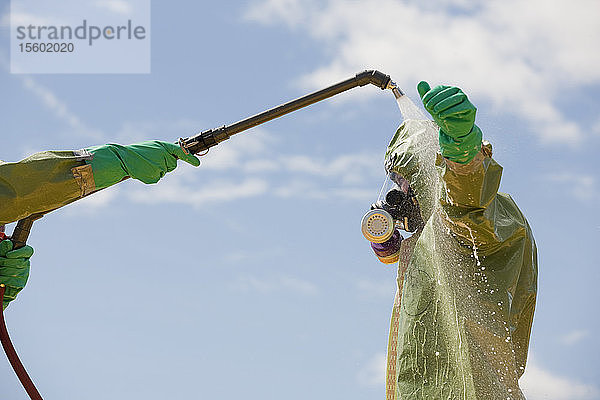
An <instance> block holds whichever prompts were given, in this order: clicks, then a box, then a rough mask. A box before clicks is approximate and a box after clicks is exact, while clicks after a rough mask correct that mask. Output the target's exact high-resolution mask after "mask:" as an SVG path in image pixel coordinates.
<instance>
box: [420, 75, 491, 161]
mask: <svg viewBox="0 0 600 400" xmlns="http://www.w3.org/2000/svg"><path fill="white" fill-rule="evenodd" d="M417 90H418V92H419V96H421V100H422V101H423V106H425V109H426V110H427V111H428V112H429V113H430V114H431V116H432V117H433V120H434V121H435V122H436V123H437V124H438V126H439V127H440V130H439V135H440V149H441V151H442V155H443V156H444V157H446V158H447V159H449V160H451V161H454V162H457V163H461V164H467V163H468V162H470V161H471V160H472V159H473V157H475V155H476V154H477V153H478V152H479V150H481V139H482V134H481V129H479V127H478V126H477V125H475V113H476V112H477V109H476V108H475V106H474V105H473V103H471V102H470V101H469V99H468V98H467V95H466V94H464V93H463V91H462V90H460V89H459V88H457V87H454V86H445V85H440V86H436V87H434V88H433V89H431V87H430V86H429V83H427V82H425V81H421V82H419V84H418V85H417Z"/></svg>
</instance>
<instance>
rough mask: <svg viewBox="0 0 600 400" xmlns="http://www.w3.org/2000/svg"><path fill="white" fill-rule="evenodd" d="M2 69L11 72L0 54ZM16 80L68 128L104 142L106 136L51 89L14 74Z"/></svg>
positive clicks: (25, 76) (7, 63)
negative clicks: (84, 120) (91, 125)
mask: <svg viewBox="0 0 600 400" xmlns="http://www.w3.org/2000/svg"><path fill="white" fill-rule="evenodd" d="M0 67H1V68H3V69H4V70H5V71H7V72H8V71H10V65H9V62H8V60H7V59H6V58H5V56H4V54H2V53H0ZM11 76H12V77H14V78H15V79H19V80H20V81H21V83H22V84H23V88H25V89H26V90H27V91H28V92H30V93H31V94H32V95H33V96H34V97H35V98H36V99H37V100H38V101H39V102H40V103H41V105H42V106H43V107H45V108H46V109H47V110H49V111H51V112H52V114H53V115H55V116H56V118H58V119H59V120H61V121H62V122H63V123H65V124H66V125H67V126H68V127H70V128H71V129H73V130H74V131H75V132H77V134H78V135H80V136H86V137H88V138H90V139H92V140H95V141H103V138H104V134H103V133H102V132H101V131H100V130H98V129H94V128H90V127H89V126H87V125H86V124H85V123H84V122H83V120H82V119H81V117H79V116H78V115H77V114H76V113H74V112H73V111H72V110H71V109H70V108H69V106H68V105H67V103H66V102H64V101H63V100H61V99H60V97H59V96H58V95H57V94H56V93H55V92H53V91H52V90H51V89H50V88H48V87H46V86H44V85H42V84H40V83H39V82H38V81H37V80H35V79H34V78H33V77H31V76H29V75H21V74H13V75H11Z"/></svg>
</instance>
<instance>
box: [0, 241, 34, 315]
mask: <svg viewBox="0 0 600 400" xmlns="http://www.w3.org/2000/svg"><path fill="white" fill-rule="evenodd" d="M32 255H33V248H32V247H31V246H24V247H21V248H20V249H17V250H13V243H12V242H11V241H10V240H8V239H7V240H3V241H2V242H0V283H2V284H4V285H5V286H6V290H5V292H4V301H3V302H2V309H5V308H6V307H7V306H8V303H10V302H11V301H13V300H14V299H15V297H17V294H18V293H19V292H20V291H21V290H22V289H23V288H24V287H25V284H26V283H27V278H29V258H30V257H31V256H32Z"/></svg>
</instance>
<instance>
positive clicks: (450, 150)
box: [439, 125, 483, 164]
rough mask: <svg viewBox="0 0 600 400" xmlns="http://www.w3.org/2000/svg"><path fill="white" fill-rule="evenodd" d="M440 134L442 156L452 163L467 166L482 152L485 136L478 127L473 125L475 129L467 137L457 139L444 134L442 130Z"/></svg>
mask: <svg viewBox="0 0 600 400" xmlns="http://www.w3.org/2000/svg"><path fill="white" fill-rule="evenodd" d="M439 134H440V150H441V152H442V155H443V156H444V157H445V158H447V159H448V160H450V161H454V162H457V163H459V164H467V163H469V162H471V160H473V158H474V157H475V155H476V154H477V153H479V151H480V150H481V141H482V136H483V135H482V133H481V129H479V127H478V126H477V125H473V129H471V132H469V133H468V134H467V135H465V136H462V137H458V138H456V139H454V138H452V137H451V136H449V135H447V134H446V133H444V131H442V129H441V128H440V130H439Z"/></svg>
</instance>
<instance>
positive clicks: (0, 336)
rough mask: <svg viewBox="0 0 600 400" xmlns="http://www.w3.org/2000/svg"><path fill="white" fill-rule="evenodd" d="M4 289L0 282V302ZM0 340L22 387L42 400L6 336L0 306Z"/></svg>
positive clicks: (32, 396) (33, 399) (2, 301)
mask: <svg viewBox="0 0 600 400" xmlns="http://www.w3.org/2000/svg"><path fill="white" fill-rule="evenodd" d="M5 290H6V286H4V284H1V283H0V303H2V304H4V291H5ZM0 342H2V347H3V348H4V352H5V353H6V357H8V361H10V365H12V367H13V370H14V371H15V374H17V377H18V378H19V380H20V381H21V384H22V385H23V388H25V391H26V392H27V394H28V395H29V397H30V398H31V399H32V400H42V396H40V393H39V392H38V391H37V389H36V388H35V385H34V384H33V382H32V381H31V378H30V377H29V375H28V374H27V371H25V367H23V364H21V360H19V356H18V355H17V352H16V351H15V348H14V347H13V345H12V342H11V341H10V337H9V336H8V330H7V329H6V323H5V322H4V312H3V310H2V309H1V308H0Z"/></svg>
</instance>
